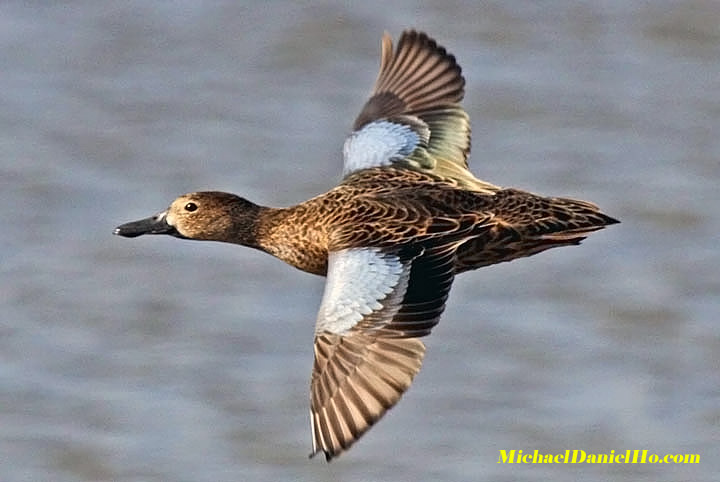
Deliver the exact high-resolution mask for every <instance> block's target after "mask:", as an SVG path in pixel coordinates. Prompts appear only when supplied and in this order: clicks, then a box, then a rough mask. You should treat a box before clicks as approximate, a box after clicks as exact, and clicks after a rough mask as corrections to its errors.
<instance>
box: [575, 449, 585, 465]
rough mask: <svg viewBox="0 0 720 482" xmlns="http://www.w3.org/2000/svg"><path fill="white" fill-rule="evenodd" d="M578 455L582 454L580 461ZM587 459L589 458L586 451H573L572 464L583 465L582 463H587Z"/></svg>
mask: <svg viewBox="0 0 720 482" xmlns="http://www.w3.org/2000/svg"><path fill="white" fill-rule="evenodd" d="M578 454H580V460H578ZM586 457H587V454H586V453H585V451H584V450H582V449H580V450H578V449H575V450H573V456H572V463H574V464H581V463H583V462H585V458H586Z"/></svg>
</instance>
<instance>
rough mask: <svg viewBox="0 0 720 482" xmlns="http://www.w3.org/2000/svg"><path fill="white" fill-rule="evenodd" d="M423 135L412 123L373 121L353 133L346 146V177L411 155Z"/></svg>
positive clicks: (344, 149)
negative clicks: (413, 127) (416, 130)
mask: <svg viewBox="0 0 720 482" xmlns="http://www.w3.org/2000/svg"><path fill="white" fill-rule="evenodd" d="M419 143H420V136H419V135H418V134H417V133H416V132H415V131H414V130H413V129H412V128H411V127H410V126H408V125H405V124H398V123H395V122H390V121H387V120H379V121H375V122H371V123H369V124H367V125H366V126H364V127H363V128H362V129H360V130H357V131H355V132H353V133H352V134H350V136H349V137H348V138H347V139H346V140H345V145H344V146H343V156H344V158H345V165H344V167H343V176H347V175H348V174H350V173H351V172H355V171H359V170H361V169H368V168H370V167H383V166H389V165H390V164H392V163H393V161H397V160H400V159H403V158H405V157H406V156H408V155H410V154H411V153H412V152H413V151H414V150H415V148H416V147H417V146H418V144H419Z"/></svg>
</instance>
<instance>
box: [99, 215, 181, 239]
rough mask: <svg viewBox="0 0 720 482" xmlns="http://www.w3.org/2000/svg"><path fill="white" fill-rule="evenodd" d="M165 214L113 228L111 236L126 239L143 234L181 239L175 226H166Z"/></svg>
mask: <svg viewBox="0 0 720 482" xmlns="http://www.w3.org/2000/svg"><path fill="white" fill-rule="evenodd" d="M166 214H167V212H165V211H163V212H161V213H160V214H156V215H155V216H151V217H149V218H145V219H140V220H139V221H133V222H131V223H125V224H121V225H120V226H118V227H117V228H115V231H113V234H117V235H118V236H124V237H126V238H136V237H138V236H142V235H143V234H169V235H171V236H178V237H181V236H180V233H178V232H177V229H175V226H171V225H169V224H168V222H167V216H166Z"/></svg>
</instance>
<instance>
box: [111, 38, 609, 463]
mask: <svg viewBox="0 0 720 482" xmlns="http://www.w3.org/2000/svg"><path fill="white" fill-rule="evenodd" d="M464 85H465V81H464V79H463V78H462V75H461V71H460V67H459V66H458V65H457V63H456V61H455V58H454V57H453V56H452V55H450V54H448V53H447V52H446V50H445V49H444V48H442V47H440V46H438V45H437V43H436V42H435V41H434V40H432V39H430V38H429V37H428V36H427V35H425V34H423V33H419V32H415V31H408V32H405V33H403V35H402V36H401V38H400V41H399V44H398V48H397V50H395V51H393V48H392V42H391V40H390V38H389V36H387V35H385V36H384V37H383V41H382V63H381V69H380V74H379V76H378V79H377V81H376V84H375V88H374V90H373V92H372V94H371V97H370V99H369V100H368V102H367V103H366V104H365V106H364V107H363V109H362V111H361V113H360V115H359V116H358V118H357V120H356V122H355V126H354V131H353V133H352V134H351V135H350V136H349V137H348V140H347V141H346V145H345V151H344V153H345V177H344V179H343V181H342V182H341V183H340V184H339V185H338V186H337V187H335V188H333V189H331V190H330V191H328V192H327V193H325V194H322V195H320V196H317V197H315V198H312V199H310V200H308V201H305V202H303V203H301V204H298V205H296V206H291V207H288V208H269V207H264V206H258V205H256V204H254V203H252V202H250V201H247V200H245V199H243V198H240V197H238V196H236V195H234V194H228V193H220V192H197V193H190V194H186V195H184V196H181V197H179V198H178V199H176V200H175V201H174V202H173V203H172V204H171V206H170V207H169V208H168V209H167V210H166V211H164V212H162V213H160V214H158V215H156V216H153V217H151V218H147V219H144V220H140V221H136V222H133V223H127V224H125V225H122V226H120V227H118V228H117V229H116V231H115V232H116V234H120V235H123V236H127V237H134V236H139V235H141V234H171V235H174V236H177V237H181V238H188V239H198V240H211V241H222V242H229V243H236V244H241V245H245V246H250V247H253V248H256V249H260V250H262V251H265V252H267V253H270V254H272V255H273V256H276V257H278V258H280V259H282V260H283V261H285V262H287V263H288V264H290V265H292V266H295V267H296V268H298V269H301V270H303V271H307V272H310V273H313V274H318V275H327V277H328V278H327V282H326V289H325V294H324V296H323V301H322V304H321V307H320V313H319V315H318V320H317V324H316V328H315V349H314V352H315V362H314V366H313V374H312V381H311V397H310V405H311V414H310V416H311V422H312V435H313V454H315V453H317V452H323V453H324V454H325V456H326V457H327V459H328V460H330V459H331V458H332V457H334V456H337V455H338V454H340V453H341V452H343V451H344V450H347V449H348V448H349V447H350V446H351V445H352V444H353V443H354V442H355V441H356V440H357V439H358V438H359V437H360V436H362V434H363V433H364V432H365V431H366V430H367V429H368V428H370V427H371V426H372V425H373V424H374V423H375V422H376V421H377V420H378V419H379V418H380V417H382V415H383V414H384V413H385V412H386V411H387V410H388V409H389V408H391V407H392V406H393V405H394V404H395V403H397V401H398V400H399V398H400V397H401V396H402V394H403V393H404V392H405V390H406V389H407V388H408V387H409V386H410V383H411V382H412V379H413V377H414V376H415V374H416V373H417V372H418V371H419V369H420V366H421V363H422V359H423V356H424V353H425V346H424V345H423V343H422V342H421V341H420V339H419V338H420V337H422V336H425V335H427V334H429V333H430V331H431V329H432V328H433V327H434V326H435V325H436V324H437V322H438V320H439V318H440V315H441V313H442V311H443V309H444V307H445V302H446V300H447V297H448V293H449V291H450V287H451V285H452V281H453V279H454V276H455V275H457V274H459V273H461V272H464V271H468V270H473V269H477V268H480V267H482V266H487V265H490V264H494V263H500V262H504V261H510V260H513V259H516V258H519V257H523V256H530V255H533V254H536V253H539V252H541V251H544V250H546V249H549V248H553V247H557V246H566V245H575V244H579V243H580V242H581V241H582V240H583V239H585V237H586V236H587V235H588V234H589V233H591V232H592V231H596V230H598V229H602V228H603V227H605V226H607V225H610V224H613V223H616V222H617V221H616V220H615V219H613V218H611V217H609V216H607V215H605V214H603V213H601V212H600V210H599V209H598V208H597V206H595V205H594V204H591V203H589V202H586V201H579V200H573V199H566V198H556V197H543V196H539V195H536V194H532V193H529V192H526V191H521V190H518V189H506V188H501V187H498V186H495V185H493V184H490V183H487V182H485V181H482V180H479V179H477V178H475V176H473V175H472V173H470V171H469V170H468V169H467V156H468V153H469V151H470V123H469V119H468V116H467V114H466V113H465V111H464V110H463V109H462V108H461V107H460V105H459V102H460V101H461V100H462V97H463V93H464V92H463V89H464Z"/></svg>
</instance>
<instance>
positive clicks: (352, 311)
mask: <svg viewBox="0 0 720 482" xmlns="http://www.w3.org/2000/svg"><path fill="white" fill-rule="evenodd" d="M410 267H411V261H409V260H408V261H403V260H401V259H400V258H399V257H398V256H397V255H395V254H392V253H384V252H382V251H381V250H380V249H379V248H355V249H345V250H342V251H337V252H332V253H330V255H329V257H328V272H327V280H326V281H325V293H324V294H323V299H322V303H321V304H320V311H319V313H318V318H317V324H316V325H315V333H321V332H330V333H334V334H338V335H343V334H345V333H346V332H347V331H348V330H350V329H351V328H352V327H353V326H355V325H356V324H357V323H358V322H359V321H361V320H362V319H363V318H364V317H365V316H366V315H369V314H371V313H373V312H376V311H380V310H383V309H386V310H390V313H388V314H389V316H390V317H392V316H393V315H394V312H396V311H397V310H398V309H399V308H400V307H399V302H400V301H401V300H402V298H403V297H404V296H405V291H406V289H407V283H408V278H409V276H410ZM383 301H384V302H383Z"/></svg>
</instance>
